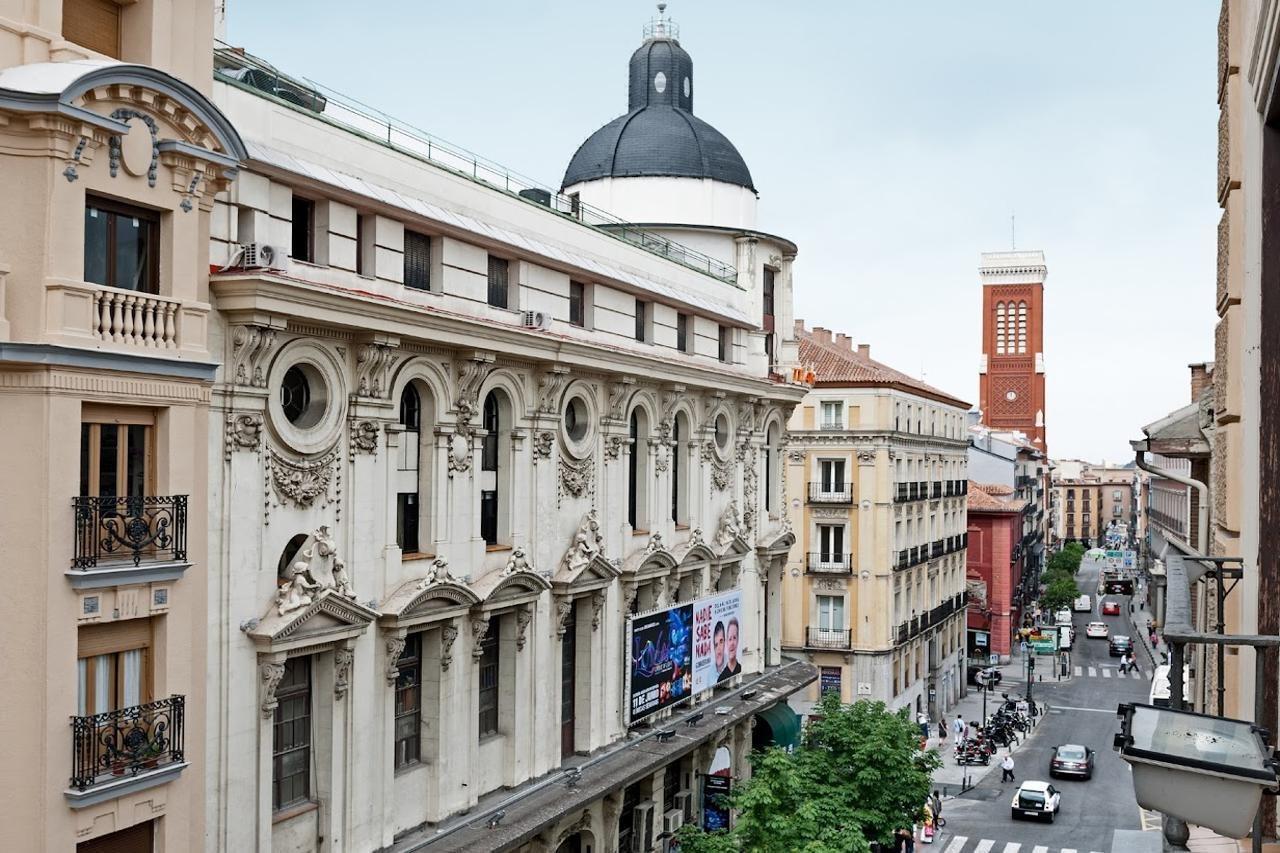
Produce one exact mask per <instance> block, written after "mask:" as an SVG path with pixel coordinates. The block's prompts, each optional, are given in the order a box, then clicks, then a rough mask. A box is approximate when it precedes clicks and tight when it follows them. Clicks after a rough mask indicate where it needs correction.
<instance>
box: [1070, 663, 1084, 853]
mask: <svg viewBox="0 0 1280 853" xmlns="http://www.w3.org/2000/svg"><path fill="white" fill-rule="evenodd" d="M1081 675H1084V670H1083V669H1081V668H1080V667H1076V676H1077V677H1078V676H1081ZM1073 853H1074V851H1073Z"/></svg>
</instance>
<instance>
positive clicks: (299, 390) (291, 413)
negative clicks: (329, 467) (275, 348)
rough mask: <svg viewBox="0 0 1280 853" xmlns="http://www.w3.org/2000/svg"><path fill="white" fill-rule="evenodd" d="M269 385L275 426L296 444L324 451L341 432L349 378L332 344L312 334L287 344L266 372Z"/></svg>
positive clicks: (284, 438)
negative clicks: (313, 338)
mask: <svg viewBox="0 0 1280 853" xmlns="http://www.w3.org/2000/svg"><path fill="white" fill-rule="evenodd" d="M267 387H268V388H269V389H271V396H270V397H268V398H267V399H268V403H267V413H268V415H269V416H270V424H271V429H272V431H273V432H274V434H275V435H276V437H277V438H279V439H280V440H281V441H282V442H283V443H284V444H286V445H288V447H289V448H290V449H291V450H293V451H295V452H297V453H303V454H311V453H321V452H325V451H328V450H329V449H330V448H332V447H333V445H334V442H335V441H337V440H338V439H339V438H340V437H341V433H342V426H343V423H344V420H343V418H344V408H345V407H344V406H343V402H344V391H343V389H344V383H343V377H342V373H341V367H340V366H339V365H338V363H337V361H336V360H335V358H334V356H333V353H332V352H330V351H329V350H328V349H326V348H324V347H322V346H320V345H319V344H317V343H316V342H314V341H310V340H299V341H294V342H292V343H289V344H286V345H285V347H284V348H283V349H282V350H281V351H280V354H279V355H278V356H277V357H276V359H275V363H274V364H273V365H272V366H271V371H270V373H269V374H268V375H267Z"/></svg>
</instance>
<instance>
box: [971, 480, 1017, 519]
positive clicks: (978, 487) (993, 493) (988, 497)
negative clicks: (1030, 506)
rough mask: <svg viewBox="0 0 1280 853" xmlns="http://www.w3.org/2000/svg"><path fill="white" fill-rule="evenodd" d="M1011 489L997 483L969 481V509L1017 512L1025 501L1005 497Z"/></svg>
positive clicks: (1011, 491)
mask: <svg viewBox="0 0 1280 853" xmlns="http://www.w3.org/2000/svg"><path fill="white" fill-rule="evenodd" d="M1012 493H1013V490H1012V489H1010V488H1009V487H1008V486H1003V485H1000V484H999V483H975V482H973V481H972V480H970V481H969V500H968V507H969V510H970V511H971V512H972V511H978V512H981V511H983V510H985V511H987V512H1019V511H1021V510H1022V507H1023V505H1024V504H1025V503H1026V501H1021V500H1017V499H1015V498H1007V497H1004V496H1005V495H1010V494H1012Z"/></svg>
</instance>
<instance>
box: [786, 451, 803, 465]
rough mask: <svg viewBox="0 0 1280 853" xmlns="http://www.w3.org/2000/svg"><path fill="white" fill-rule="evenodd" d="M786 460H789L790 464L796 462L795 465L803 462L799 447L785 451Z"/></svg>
mask: <svg viewBox="0 0 1280 853" xmlns="http://www.w3.org/2000/svg"><path fill="white" fill-rule="evenodd" d="M787 458H788V459H790V460H791V461H792V462H796V463H799V462H803V461H804V451H803V450H801V449H800V448H799V447H793V448H791V449H790V450H788V451H787Z"/></svg>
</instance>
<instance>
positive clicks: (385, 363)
mask: <svg viewBox="0 0 1280 853" xmlns="http://www.w3.org/2000/svg"><path fill="white" fill-rule="evenodd" d="M395 362H396V358H395V348H394V347H393V346H392V345H391V344H388V343H384V342H381V341H375V342H372V343H367V344H364V345H362V346H361V347H360V353H359V355H357V356H356V394H357V395H358V396H360V397H376V398H379V399H384V398H386V397H387V396H388V395H389V394H390V393H391V384H390V382H388V381H387V374H388V372H389V371H390V368H391V367H392V365H394V364H395Z"/></svg>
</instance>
